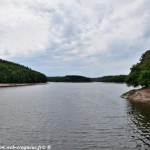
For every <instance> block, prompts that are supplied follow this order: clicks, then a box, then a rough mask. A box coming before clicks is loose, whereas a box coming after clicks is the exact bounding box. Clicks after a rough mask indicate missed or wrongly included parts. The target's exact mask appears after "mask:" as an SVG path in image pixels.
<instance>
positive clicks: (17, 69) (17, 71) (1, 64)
mask: <svg viewBox="0 0 150 150" xmlns="http://www.w3.org/2000/svg"><path fill="white" fill-rule="evenodd" d="M44 82H47V78H46V76H45V75H44V74H42V73H40V72H37V71H33V70H31V69H30V68H28V67H25V66H23V65H19V64H15V63H13V62H9V61H5V60H2V59H0V83H44Z"/></svg>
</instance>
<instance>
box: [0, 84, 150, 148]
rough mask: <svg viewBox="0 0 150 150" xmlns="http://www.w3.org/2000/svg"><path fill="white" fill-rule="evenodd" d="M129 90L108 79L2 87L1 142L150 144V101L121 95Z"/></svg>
mask: <svg viewBox="0 0 150 150" xmlns="http://www.w3.org/2000/svg"><path fill="white" fill-rule="evenodd" d="M128 90H130V88H129V87H127V86H126V85H125V84H106V83H49V84H46V85H35V86H24V87H23V86H22V87H10V88H0V146H2V145H5V146H11V145H15V146H38V145H45V146H47V145H51V149H52V150H134V149H135V150H138V149H139V150H142V149H143V150H146V149H150V106H144V105H139V104H134V103H131V102H129V101H127V100H124V99H122V98H120V95H121V94H122V93H124V92H126V91H128Z"/></svg>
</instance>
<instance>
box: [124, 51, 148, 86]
mask: <svg viewBox="0 0 150 150" xmlns="http://www.w3.org/2000/svg"><path fill="white" fill-rule="evenodd" d="M126 83H127V84H128V85H133V86H134V87H136V86H142V87H146V88H150V50H148V51H146V52H145V53H144V54H143V55H142V56H141V58H140V62H139V63H137V64H135V65H133V66H132V68H131V72H130V74H129V75H128V77H127V79H126Z"/></svg>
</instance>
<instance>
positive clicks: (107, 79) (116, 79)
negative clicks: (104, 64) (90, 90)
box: [92, 75, 127, 83]
mask: <svg viewBox="0 0 150 150" xmlns="http://www.w3.org/2000/svg"><path fill="white" fill-rule="evenodd" d="M126 77H127V76H126V75H114V76H111V75H110V76H103V77H98V78H92V81H93V82H115V83H123V82H125V79H126Z"/></svg>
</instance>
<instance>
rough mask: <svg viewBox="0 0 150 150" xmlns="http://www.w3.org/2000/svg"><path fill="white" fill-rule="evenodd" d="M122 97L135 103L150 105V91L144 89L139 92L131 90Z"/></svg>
mask: <svg viewBox="0 0 150 150" xmlns="http://www.w3.org/2000/svg"><path fill="white" fill-rule="evenodd" d="M121 97H122V98H124V99H128V100H131V101H134V102H139V103H148V104H150V89H149V88H143V89H138V90H131V91H129V92H127V93H124V94H123V95H121Z"/></svg>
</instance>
